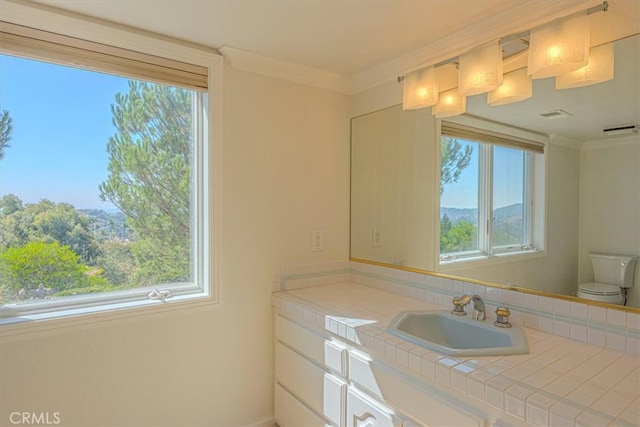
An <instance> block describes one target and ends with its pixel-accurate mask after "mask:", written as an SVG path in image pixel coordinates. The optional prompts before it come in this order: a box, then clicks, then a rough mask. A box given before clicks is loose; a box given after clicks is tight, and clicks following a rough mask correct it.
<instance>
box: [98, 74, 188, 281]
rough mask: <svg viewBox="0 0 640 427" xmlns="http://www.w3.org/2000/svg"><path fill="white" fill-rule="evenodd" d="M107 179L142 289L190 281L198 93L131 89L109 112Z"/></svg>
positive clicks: (105, 188)
mask: <svg viewBox="0 0 640 427" xmlns="http://www.w3.org/2000/svg"><path fill="white" fill-rule="evenodd" d="M111 111H112V115H113V124H114V125H115V127H116V129H117V133H116V134H115V135H114V136H113V137H111V138H110V139H109V142H108V144H107V152H108V153H109V165H108V170H109V176H108V178H107V180H106V181H104V182H103V183H102V184H101V185H100V197H101V199H102V200H108V201H110V202H111V203H113V204H114V205H116V206H117V207H118V208H119V209H120V211H121V212H123V213H124V214H125V215H126V216H127V221H128V223H129V226H130V227H131V228H132V230H133V231H134V232H135V233H136V235H137V236H138V240H137V241H136V243H135V246H134V247H133V248H132V252H133V253H134V255H135V257H136V260H137V263H138V265H139V267H140V277H138V278H137V280H138V281H139V283H140V284H155V283H158V282H161V281H178V280H185V279H188V278H189V277H190V268H189V266H190V262H189V260H190V224H191V220H190V199H191V156H192V94H191V92H190V91H188V90H183V89H179V88H175V87H169V86H163V85H157V84H152V83H145V82H136V81H130V82H129V91H128V92H127V93H126V94H121V93H119V94H117V95H116V100H115V104H114V105H112V106H111Z"/></svg>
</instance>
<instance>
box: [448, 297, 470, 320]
mask: <svg viewBox="0 0 640 427" xmlns="http://www.w3.org/2000/svg"><path fill="white" fill-rule="evenodd" d="M451 302H452V303H453V310H451V314H455V315H456V316H466V315H467V312H466V311H464V306H465V305H467V303H466V302H465V301H462V300H461V299H460V297H453V300H452V301H451Z"/></svg>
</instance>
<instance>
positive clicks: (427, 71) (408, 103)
mask: <svg viewBox="0 0 640 427" xmlns="http://www.w3.org/2000/svg"><path fill="white" fill-rule="evenodd" d="M436 102H438V83H437V80H436V70H435V67H434V66H430V67H427V68H423V69H421V70H417V71H413V72H411V73H408V74H407V75H405V76H404V82H403V86H402V109H403V110H414V109H416V108H424V107H430V106H432V105H434V104H435V103H436Z"/></svg>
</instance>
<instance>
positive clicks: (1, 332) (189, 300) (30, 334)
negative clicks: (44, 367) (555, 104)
mask: <svg viewBox="0 0 640 427" xmlns="http://www.w3.org/2000/svg"><path fill="white" fill-rule="evenodd" d="M217 303H218V301H217V299H216V298H215V297H214V296H213V295H210V294H207V293H205V292H201V293H195V294H194V293H192V294H185V295H177V296H174V297H171V298H170V299H166V300H164V301H161V300H152V299H145V300H136V301H127V302H119V303H108V304H103V305H94V306H89V307H78V308H67V309H64V310H57V311H49V312H43V313H33V314H24V315H17V316H14V317H5V318H0V339H1V340H3V341H6V340H17V339H21V338H35V337H37V336H40V335H45V334H46V335H49V334H51V332H53V331H68V330H72V329H73V328H78V327H85V326H87V325H92V324H99V323H106V322H110V323H113V322H118V321H123V320H127V319H131V318H136V317H142V316H151V315H159V314H163V313H167V312H169V311H176V310H184V309H193V308H196V307H204V306H213V305H217ZM0 310H1V308H0Z"/></svg>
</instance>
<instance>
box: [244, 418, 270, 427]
mask: <svg viewBox="0 0 640 427" xmlns="http://www.w3.org/2000/svg"><path fill="white" fill-rule="evenodd" d="M245 427H277V424H276V422H275V420H274V419H273V417H269V418H263V419H261V420H258V421H256V422H255V423H251V424H248V425H247V426H245Z"/></svg>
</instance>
